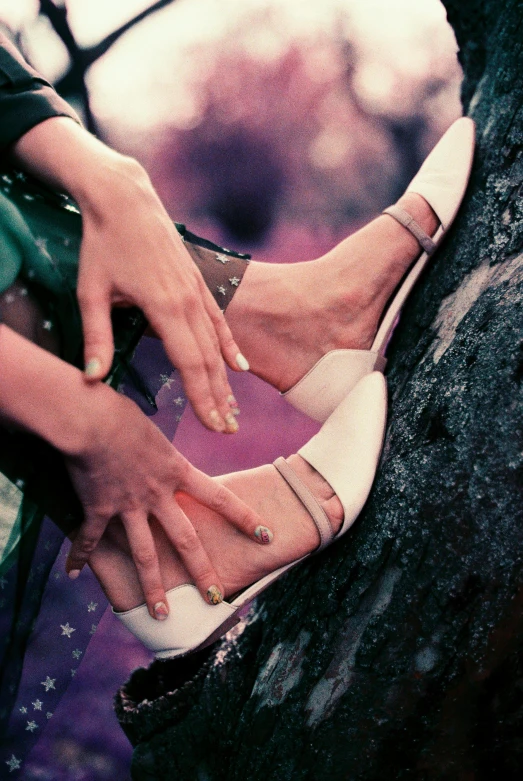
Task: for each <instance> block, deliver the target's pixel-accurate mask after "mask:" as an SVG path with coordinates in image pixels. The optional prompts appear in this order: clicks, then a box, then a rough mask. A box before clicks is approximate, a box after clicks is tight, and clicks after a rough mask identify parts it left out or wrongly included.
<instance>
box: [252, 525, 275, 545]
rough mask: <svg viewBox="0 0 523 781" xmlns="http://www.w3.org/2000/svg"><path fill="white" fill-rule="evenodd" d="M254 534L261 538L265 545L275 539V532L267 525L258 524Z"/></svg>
mask: <svg viewBox="0 0 523 781" xmlns="http://www.w3.org/2000/svg"><path fill="white" fill-rule="evenodd" d="M254 536H255V537H257V538H258V539H259V541H260V542H261V543H262V544H263V545H268V544H269V543H270V542H272V540H273V537H274V535H273V533H272V532H271V530H270V529H268V528H267V527H266V526H257V527H256V528H255V530H254Z"/></svg>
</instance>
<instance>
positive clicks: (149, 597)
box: [120, 512, 169, 621]
mask: <svg viewBox="0 0 523 781" xmlns="http://www.w3.org/2000/svg"><path fill="white" fill-rule="evenodd" d="M120 517H121V521H122V524H123V526H124V528H125V531H126V534H127V539H128V542H129V549H130V552H131V556H132V558H133V561H134V565H135V567H136V571H137V573H138V580H139V581H140V585H141V587H142V591H143V593H144V597H145V601H146V603H147V609H148V610H149V615H150V616H151V617H152V618H156V619H157V620H158V621H163V620H164V619H166V618H167V616H168V615H169V608H168V605H167V597H166V595H165V589H164V587H163V584H162V577H161V574H160V564H159V562H158V554H157V552H156V547H155V545H154V539H153V535H152V531H151V528H150V526H149V523H148V520H147V516H146V515H145V514H144V513H138V512H136V513H125V514H122V515H121V516H120Z"/></svg>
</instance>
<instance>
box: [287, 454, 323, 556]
mask: <svg viewBox="0 0 523 781" xmlns="http://www.w3.org/2000/svg"><path fill="white" fill-rule="evenodd" d="M274 466H275V467H276V469H277V470H278V472H279V473H280V475H281V476H282V477H283V479H284V480H285V482H286V483H287V484H288V485H289V487H290V488H291V489H292V490H293V491H294V493H295V494H296V496H297V497H298V499H299V500H300V502H301V503H302V504H303V506H304V507H305V509H306V510H307V512H308V513H309V514H310V516H311V518H312V520H313V521H314V523H315V525H316V528H317V530H318V534H319V535H320V544H319V546H318V547H317V548H316V551H315V553H318V551H320V550H323V548H325V547H326V546H327V545H329V544H330V543H331V542H332V540H333V539H334V534H333V533H332V527H331V525H330V523H329V519H328V517H327V514H326V512H325V510H324V509H323V507H321V505H320V504H319V503H318V500H317V499H316V498H315V497H314V496H313V494H312V493H311V492H310V491H309V489H308V488H307V486H306V485H305V483H303V482H302V481H301V480H300V478H299V477H298V475H297V474H296V472H295V471H294V469H292V467H290V466H289V464H288V463H287V461H286V460H285V459H284V458H282V457H281V456H280V458H277V459H276V461H274Z"/></svg>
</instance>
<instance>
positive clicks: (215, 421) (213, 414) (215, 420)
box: [209, 409, 225, 431]
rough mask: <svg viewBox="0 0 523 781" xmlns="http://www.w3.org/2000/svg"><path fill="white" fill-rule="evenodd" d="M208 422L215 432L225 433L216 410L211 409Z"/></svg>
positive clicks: (223, 425) (221, 419)
mask: <svg viewBox="0 0 523 781" xmlns="http://www.w3.org/2000/svg"><path fill="white" fill-rule="evenodd" d="M209 420H210V421H211V425H212V427H213V429H214V430H215V431H225V423H224V422H223V418H222V417H221V415H220V413H219V412H218V410H216V409H212V410H211V411H210V412H209Z"/></svg>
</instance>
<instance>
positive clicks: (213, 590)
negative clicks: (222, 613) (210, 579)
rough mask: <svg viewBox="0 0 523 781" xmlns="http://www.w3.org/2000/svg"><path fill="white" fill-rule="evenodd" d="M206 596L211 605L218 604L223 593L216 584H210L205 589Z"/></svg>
mask: <svg viewBox="0 0 523 781" xmlns="http://www.w3.org/2000/svg"><path fill="white" fill-rule="evenodd" d="M207 596H208V597H209V602H210V603H211V605H219V604H220V602H223V594H222V592H221V591H220V589H219V588H218V586H210V587H209V588H208V589H207Z"/></svg>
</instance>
